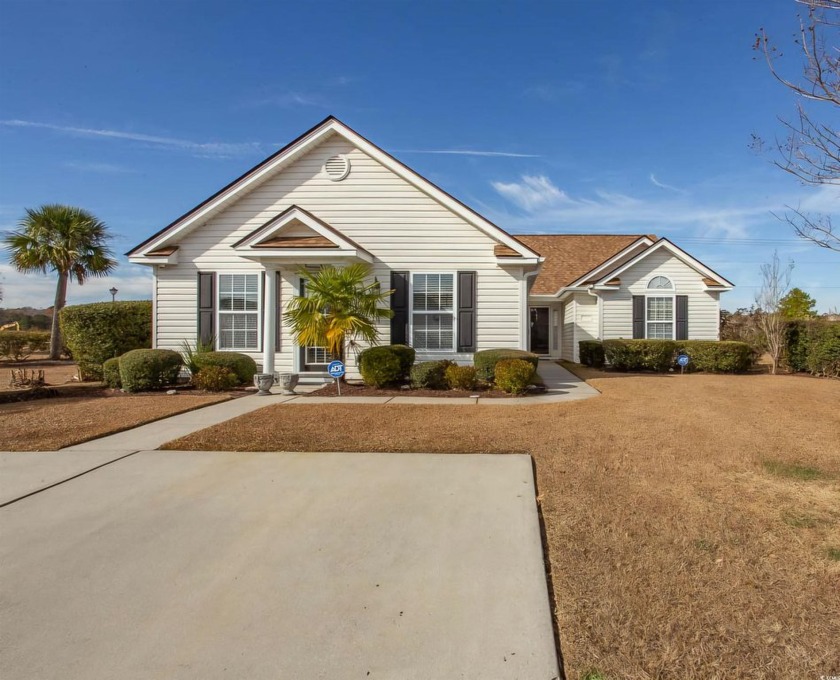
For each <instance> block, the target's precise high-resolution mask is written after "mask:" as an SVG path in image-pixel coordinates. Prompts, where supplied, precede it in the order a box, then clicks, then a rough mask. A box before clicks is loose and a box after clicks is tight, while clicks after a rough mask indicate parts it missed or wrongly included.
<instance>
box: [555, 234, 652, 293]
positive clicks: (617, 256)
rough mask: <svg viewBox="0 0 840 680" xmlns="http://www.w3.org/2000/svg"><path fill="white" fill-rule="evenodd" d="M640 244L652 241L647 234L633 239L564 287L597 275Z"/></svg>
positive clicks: (646, 244) (648, 243)
mask: <svg viewBox="0 0 840 680" xmlns="http://www.w3.org/2000/svg"><path fill="white" fill-rule="evenodd" d="M640 245H645V246H652V245H653V241H651V240H650V239H649V238H648V237H647V236H642V237H641V238H638V239H636V240H635V241H633V243H631V244H630V245H628V246H626V247H624V248H622V249H621V250H620V251H618V252H617V253H616V254H615V255H613V256H612V257H611V258H610V259H608V260H605V261H604V262H602V263H601V264H599V265H598V266H597V267H595V268H594V269H590V270H589V271H588V272H586V274H584V275H583V276H581V277H579V278H577V279H575V280H574V281H572V282H571V283H570V284H569V285H568V286H566V288H569V287H572V286H577V285H580V284H581V283H583V282H584V281H586V280H587V279H591V278H592V277H593V276H597V275H598V274H599V273H600V272H601V271H602V270H603V269H604V268H605V267H609V266H610V265H611V264H613V263H614V262H616V260H620V259H621V258H622V257H624V256H625V255H626V254H627V253H628V252H629V251H631V250H633V249H634V248H638V247H639V246H640Z"/></svg>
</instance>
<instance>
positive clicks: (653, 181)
mask: <svg viewBox="0 0 840 680" xmlns="http://www.w3.org/2000/svg"><path fill="white" fill-rule="evenodd" d="M650 183H651V184H653V186H655V187H659V188H660V189H665V190H666V191H673V192H675V193H677V194H685V193H687V192H686V191H685V190H684V189H678V188H677V187H675V186H672V185H670V184H665V182H660V181H659V180H658V179H656V175H654V174H653V173H650Z"/></svg>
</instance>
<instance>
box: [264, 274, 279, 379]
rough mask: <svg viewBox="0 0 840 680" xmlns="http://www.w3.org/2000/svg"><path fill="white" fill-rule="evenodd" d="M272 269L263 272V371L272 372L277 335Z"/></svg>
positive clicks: (275, 293) (275, 299) (275, 300)
mask: <svg viewBox="0 0 840 680" xmlns="http://www.w3.org/2000/svg"><path fill="white" fill-rule="evenodd" d="M274 277H275V272H274V270H273V269H266V270H265V274H264V286H263V290H264V294H263V307H264V309H265V313H264V314H263V370H262V372H263V373H271V374H273V373H274V347H275V345H276V337H277V285H276V283H275V280H274Z"/></svg>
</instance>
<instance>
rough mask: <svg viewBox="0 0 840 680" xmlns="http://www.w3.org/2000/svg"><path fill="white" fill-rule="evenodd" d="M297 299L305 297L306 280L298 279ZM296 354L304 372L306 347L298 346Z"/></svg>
mask: <svg viewBox="0 0 840 680" xmlns="http://www.w3.org/2000/svg"><path fill="white" fill-rule="evenodd" d="M298 297H306V279H304V278H302V277H301V279H300V290H299V291H298ZM298 352H300V370H301V371H305V370H306V347H304V346H303V345H300V347H298Z"/></svg>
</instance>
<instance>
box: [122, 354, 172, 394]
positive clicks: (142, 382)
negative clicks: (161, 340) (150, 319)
mask: <svg viewBox="0 0 840 680" xmlns="http://www.w3.org/2000/svg"><path fill="white" fill-rule="evenodd" d="M119 363H120V382H122V388H123V390H125V391H126V392H142V391H144V390H155V389H159V388H161V387H166V386H167V385H174V384H175V382H176V381H177V380H178V373H180V371H181V355H180V354H178V352H173V351H172V350H171V349H134V350H131V351H130V352H126V353H125V354H123V355H122V356H121V357H120V361H119Z"/></svg>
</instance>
